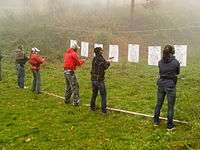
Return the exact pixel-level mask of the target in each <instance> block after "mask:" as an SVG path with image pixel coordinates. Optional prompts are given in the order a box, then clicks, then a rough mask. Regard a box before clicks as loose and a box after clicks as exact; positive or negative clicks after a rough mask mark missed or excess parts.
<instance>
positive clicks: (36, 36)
mask: <svg viewBox="0 0 200 150" xmlns="http://www.w3.org/2000/svg"><path fill="white" fill-rule="evenodd" d="M199 10H200V1H199V0H189V1H188V0H135V1H134V0H101V1H99V0H42V1H41V0H7V1H5V0H0V34H1V35H0V38H1V39H0V44H1V49H3V50H4V51H9V50H11V49H14V48H16V47H17V45H18V44H23V45H25V47H27V48H30V47H32V46H35V47H40V49H44V53H48V54H49V53H50V54H51V53H54V54H55V53H56V54H57V55H56V56H57V57H61V56H62V52H63V51H64V50H65V49H66V47H68V46H69V43H68V41H69V40H70V39H76V40H78V41H87V42H90V43H91V44H93V43H103V44H105V45H108V44H118V45H119V46H120V53H121V56H125V55H127V53H126V51H127V45H128V44H129V43H133V44H139V45H140V46H141V50H142V53H143V54H144V55H145V54H146V53H147V52H146V49H147V48H146V47H147V46H150V45H160V46H163V45H165V44H168V43H169V44H184V45H188V49H189V53H190V52H191V54H190V57H196V56H197V53H199V50H198V49H199V43H200V13H199ZM90 48H92V46H91V47H90ZM105 48H108V46H107V47H105ZM199 54H200V53H199Z"/></svg>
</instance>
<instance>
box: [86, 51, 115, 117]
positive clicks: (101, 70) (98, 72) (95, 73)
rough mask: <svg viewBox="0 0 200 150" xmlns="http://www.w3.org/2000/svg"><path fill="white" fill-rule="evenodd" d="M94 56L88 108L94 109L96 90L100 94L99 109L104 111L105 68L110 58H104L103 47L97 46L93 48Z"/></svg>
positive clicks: (108, 64)
mask: <svg viewBox="0 0 200 150" xmlns="http://www.w3.org/2000/svg"><path fill="white" fill-rule="evenodd" d="M94 53H95V57H94V58H93V61H92V71H91V80H92V98H91V101H90V108H91V110H92V111H95V103H96V97H97V95H98V91H100V95H101V109H102V113H106V87H105V82H104V79H105V70H106V69H108V67H109V66H110V62H111V59H110V60H107V61H106V60H105V59H104V58H103V55H102V54H103V49H102V48H101V47H97V48H95V49H94Z"/></svg>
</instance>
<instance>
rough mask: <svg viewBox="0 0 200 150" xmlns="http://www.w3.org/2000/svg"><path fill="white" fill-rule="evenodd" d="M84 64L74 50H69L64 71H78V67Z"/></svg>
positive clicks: (66, 53) (65, 54)
mask: <svg viewBox="0 0 200 150" xmlns="http://www.w3.org/2000/svg"><path fill="white" fill-rule="evenodd" d="M83 63H84V61H83V60H82V59H79V58H78V54H77V52H75V51H74V49H73V48H69V49H68V50H67V51H66V52H65V53H64V69H65V70H71V71H74V70H76V67H77V66H80V65H82V64H83Z"/></svg>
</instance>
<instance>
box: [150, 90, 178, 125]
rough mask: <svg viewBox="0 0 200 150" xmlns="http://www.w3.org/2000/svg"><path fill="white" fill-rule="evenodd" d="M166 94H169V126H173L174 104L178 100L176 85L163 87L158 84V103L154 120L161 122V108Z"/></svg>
mask: <svg viewBox="0 0 200 150" xmlns="http://www.w3.org/2000/svg"><path fill="white" fill-rule="evenodd" d="M165 96H167V101H168V110H167V119H168V121H167V126H168V127H170V126H173V117H174V105H175V101H176V87H161V86H158V91H157V104H156V107H155V112H154V122H155V123H159V116H160V110H161V108H162V105H163V102H164V99H165Z"/></svg>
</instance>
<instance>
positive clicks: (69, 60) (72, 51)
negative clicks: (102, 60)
mask: <svg viewBox="0 0 200 150" xmlns="http://www.w3.org/2000/svg"><path fill="white" fill-rule="evenodd" d="M79 49H80V47H79V46H78V45H77V44H76V43H74V44H72V46H71V48H69V49H67V50H66V52H65V53H64V75H65V100H64V102H65V103H66V104H68V103H70V102H71V103H72V104H73V105H75V106H79V104H80V96H79V84H78V81H77V78H76V75H75V70H76V68H77V66H81V65H82V64H83V63H84V62H85V61H84V60H83V59H80V58H79V56H78V54H77V50H79Z"/></svg>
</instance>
